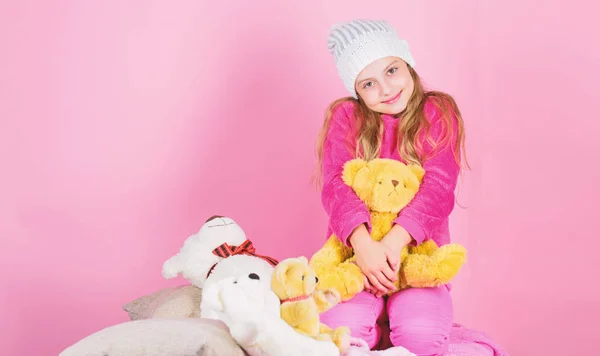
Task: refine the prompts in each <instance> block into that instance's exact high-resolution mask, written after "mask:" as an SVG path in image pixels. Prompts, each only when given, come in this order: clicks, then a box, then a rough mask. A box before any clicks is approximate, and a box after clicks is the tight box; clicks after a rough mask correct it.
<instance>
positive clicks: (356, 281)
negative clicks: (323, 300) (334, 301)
mask: <svg viewBox="0 0 600 356" xmlns="http://www.w3.org/2000/svg"><path fill="white" fill-rule="evenodd" d="M338 275H339V277H338V278H339V279H340V280H341V281H343V284H344V289H343V290H341V291H340V296H341V298H342V301H346V300H349V299H351V298H352V297H354V296H355V295H357V294H358V293H360V292H362V291H363V289H364V288H365V277H364V275H363V273H362V272H361V270H360V268H359V267H358V266H357V265H356V264H355V263H343V264H341V265H340V266H339V271H338Z"/></svg>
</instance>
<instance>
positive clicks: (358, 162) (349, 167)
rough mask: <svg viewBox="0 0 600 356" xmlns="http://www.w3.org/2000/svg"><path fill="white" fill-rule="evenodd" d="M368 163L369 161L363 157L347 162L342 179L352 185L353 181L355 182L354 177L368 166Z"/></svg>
mask: <svg viewBox="0 0 600 356" xmlns="http://www.w3.org/2000/svg"><path fill="white" fill-rule="evenodd" d="M366 165H367V161H365V160H364V159H362V158H355V159H352V160H350V161H348V162H346V163H345V164H344V171H343V173H342V179H343V180H344V183H346V184H347V185H349V186H352V183H354V177H356V174H357V173H358V171H360V170H361V169H363V168H364V167H366Z"/></svg>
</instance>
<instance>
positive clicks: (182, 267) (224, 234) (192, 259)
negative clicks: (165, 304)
mask: <svg viewBox="0 0 600 356" xmlns="http://www.w3.org/2000/svg"><path fill="white" fill-rule="evenodd" d="M244 241H246V234H245V233H244V230H242V228H241V227H240V226H239V225H238V224H237V223H236V222H235V221H234V220H233V219H231V218H228V217H224V216H212V217H211V218H209V219H208V220H207V221H206V222H205V223H204V225H202V227H201V228H200V230H199V231H198V232H197V233H195V234H193V235H191V236H189V237H188V238H187V239H186V240H185V241H184V243H183V246H182V247H181V249H180V250H179V253H177V254H175V255H174V256H172V257H171V258H169V259H168V260H167V261H165V262H164V264H163V267H162V275H163V277H164V278H166V279H171V278H175V277H177V276H178V275H179V274H181V275H182V276H183V277H184V278H185V279H187V280H188V281H189V282H190V283H191V284H193V285H195V286H197V287H199V288H202V287H203V286H204V282H205V281H206V277H207V274H208V272H209V270H210V269H211V268H212V267H213V266H214V265H215V264H217V263H218V262H219V261H222V260H223V257H219V256H217V255H216V254H214V253H213V250H214V249H216V248H217V247H219V246H220V245H222V244H224V243H226V244H228V245H230V246H239V245H241V244H242V243H244Z"/></svg>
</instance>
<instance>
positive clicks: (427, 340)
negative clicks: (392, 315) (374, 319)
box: [390, 320, 450, 356]
mask: <svg viewBox="0 0 600 356" xmlns="http://www.w3.org/2000/svg"><path fill="white" fill-rule="evenodd" d="M413 322H414V323H401V324H399V325H396V326H394V327H392V329H391V333H390V340H391V342H392V344H393V345H394V346H402V347H405V348H406V349H408V350H409V351H411V352H413V353H415V354H416V355H418V356H425V355H428V356H437V355H443V354H444V353H445V352H446V351H447V350H448V340H449V333H450V330H445V329H440V328H439V327H437V326H427V321H425V320H424V321H422V322H418V321H416V320H413Z"/></svg>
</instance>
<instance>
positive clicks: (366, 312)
mask: <svg viewBox="0 0 600 356" xmlns="http://www.w3.org/2000/svg"><path fill="white" fill-rule="evenodd" d="M384 306H385V305H384V301H383V298H377V297H375V296H374V295H372V294H371V293H368V292H365V291H362V292H360V293H359V294H357V295H356V296H354V297H353V298H352V299H350V300H348V301H346V302H343V303H340V304H338V305H336V306H335V307H333V308H331V309H329V310H328V311H326V312H325V313H323V314H321V316H320V319H321V323H323V324H325V325H327V326H329V327H330V328H332V329H334V328H337V327H340V326H347V327H349V328H350V331H351V335H352V337H358V338H361V339H363V340H365V341H366V342H367V344H368V345H369V348H373V346H375V345H376V344H377V342H378V341H379V339H380V338H381V328H380V327H379V326H378V325H377V318H379V317H380V316H381V314H382V313H383V310H384Z"/></svg>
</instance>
